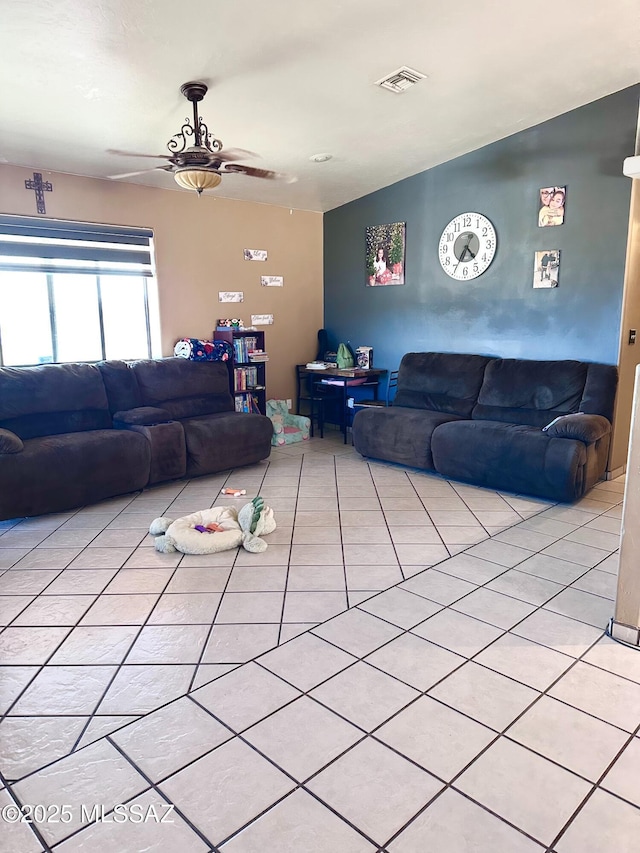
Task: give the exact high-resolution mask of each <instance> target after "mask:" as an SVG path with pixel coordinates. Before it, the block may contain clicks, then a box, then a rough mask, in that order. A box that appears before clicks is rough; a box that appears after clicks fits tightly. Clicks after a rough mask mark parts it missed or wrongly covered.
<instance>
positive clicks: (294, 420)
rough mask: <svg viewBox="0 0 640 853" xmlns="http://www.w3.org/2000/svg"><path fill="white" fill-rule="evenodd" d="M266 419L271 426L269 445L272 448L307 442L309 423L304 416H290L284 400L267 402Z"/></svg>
mask: <svg viewBox="0 0 640 853" xmlns="http://www.w3.org/2000/svg"><path fill="white" fill-rule="evenodd" d="M267 417H268V418H269V419H270V420H271V423H272V424H273V436H272V438H271V444H272V445H273V446H274V447H281V446H282V445H283V444H293V443H294V442H296V441H308V440H309V431H310V429H311V421H310V420H309V418H307V417H305V416H304V415H292V414H291V413H290V412H289V409H288V408H287V401H286V400H267Z"/></svg>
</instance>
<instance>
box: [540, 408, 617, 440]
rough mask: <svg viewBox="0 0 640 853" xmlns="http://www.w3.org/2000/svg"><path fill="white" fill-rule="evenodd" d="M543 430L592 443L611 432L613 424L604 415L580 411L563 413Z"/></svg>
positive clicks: (562, 436)
mask: <svg viewBox="0 0 640 853" xmlns="http://www.w3.org/2000/svg"><path fill="white" fill-rule="evenodd" d="M542 431H543V432H546V434H547V435H548V436H551V437H553V438H575V439H578V441H584V442H585V444H592V443H593V442H594V441H598V439H599V438H602V437H603V436H605V435H607V433H609V432H611V424H610V423H609V421H608V420H607V419H606V418H604V417H603V416H602V415H585V414H582V412H578V413H576V414H573V415H561V416H560V417H559V418H555V420H553V421H551V423H550V424H547V425H546V427H542Z"/></svg>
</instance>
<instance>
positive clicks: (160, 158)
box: [107, 148, 171, 160]
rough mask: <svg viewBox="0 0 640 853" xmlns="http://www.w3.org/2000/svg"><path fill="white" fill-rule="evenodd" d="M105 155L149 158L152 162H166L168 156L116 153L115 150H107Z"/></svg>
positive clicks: (129, 152) (131, 152) (132, 152)
mask: <svg viewBox="0 0 640 853" xmlns="http://www.w3.org/2000/svg"><path fill="white" fill-rule="evenodd" d="M107 154H116V155H117V156H118V157H150V158H151V159H153V160H166V159H167V158H168V157H170V156H171V155H170V154H140V153H139V152H138V151H118V150H117V149H115V148H108V149H107Z"/></svg>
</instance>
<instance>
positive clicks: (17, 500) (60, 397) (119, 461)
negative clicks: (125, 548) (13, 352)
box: [0, 358, 273, 519]
mask: <svg viewBox="0 0 640 853" xmlns="http://www.w3.org/2000/svg"><path fill="white" fill-rule="evenodd" d="M272 433H273V428H272V425H271V421H270V420H269V419H268V418H266V417H264V416H263V415H256V414H246V413H241V412H236V411H234V404H233V398H232V397H231V394H230V391H229V372H228V368H227V365H226V364H223V363H213V362H193V361H187V360H185V359H181V358H163V359H154V360H151V359H149V360H141V361H130V362H124V361H104V362H100V363H98V364H84V363H76V364H46V365H38V366H36V367H4V368H0V519H8V518H16V517H19V516H32V515H40V514H42V513H47V512H59V511H62V510H67V509H72V508H75V507H79V506H82V505H84V504H90V503H95V502H96V501H99V500H103V499H104V498H108V497H112V496H114V495H119V494H125V493H127V492H132V491H136V490H138V489H143V488H144V487H145V486H147V485H151V484H154V483H159V482H163V481H166V480H171V479H175V478H179V477H196V476H199V475H201V474H212V473H216V472H217V471H222V470H225V469H229V468H235V467H238V466H241V465H249V464H252V463H254V462H258V461H259V460H261V459H265V458H267V457H268V456H269V453H270V451H271V436H272Z"/></svg>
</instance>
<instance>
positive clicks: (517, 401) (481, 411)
mask: <svg viewBox="0 0 640 853" xmlns="http://www.w3.org/2000/svg"><path fill="white" fill-rule="evenodd" d="M588 367H589V365H588V364H586V363H585V362H583V361H528V360H525V359H519V358H498V359H495V360H494V361H492V362H491V363H490V364H488V365H487V369H486V371H485V375H484V382H483V383H482V387H481V389H480V394H479V396H478V404H477V405H476V406H475V408H474V409H473V414H472V417H473V418H474V419H475V420H485V421H502V422H503V423H511V424H529V425H530V426H537V427H543V426H546V424H548V423H549V421H551V420H552V419H553V418H555V417H557V416H558V415H566V414H569V413H571V412H578V411H580V404H581V402H582V396H583V393H584V388H585V382H586V379H587V369H588Z"/></svg>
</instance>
